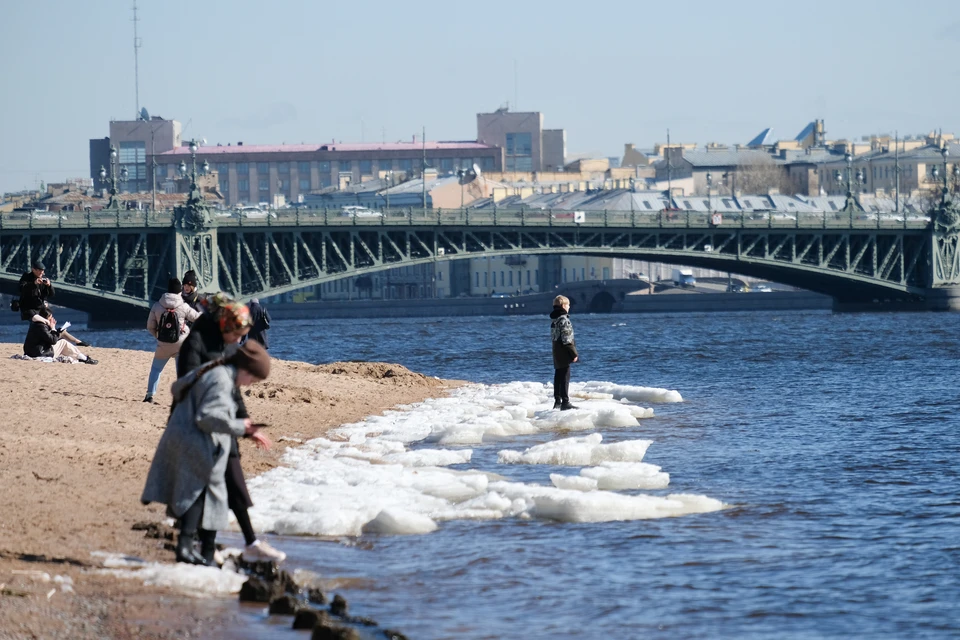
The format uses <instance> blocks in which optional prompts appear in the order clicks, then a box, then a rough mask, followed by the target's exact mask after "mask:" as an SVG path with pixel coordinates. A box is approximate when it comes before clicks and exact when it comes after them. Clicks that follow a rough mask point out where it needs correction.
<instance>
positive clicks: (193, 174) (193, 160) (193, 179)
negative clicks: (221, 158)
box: [177, 140, 210, 193]
mask: <svg viewBox="0 0 960 640" xmlns="http://www.w3.org/2000/svg"><path fill="white" fill-rule="evenodd" d="M199 148H200V143H199V142H197V141H196V140H191V141H190V164H191V167H192V169H191V171H190V173H189V176H190V191H191V193H192V192H193V191H194V190H198V191H199V189H198V187H197V175H207V173H209V172H210V163H209V162H207V161H206V160H204V161H203V164H202V165H201V166H200V173H199V174H198V173H197V150H198V149H199ZM177 171H179V172H180V175H181V176H182V177H184V178H186V177H187V175H188V174H187V163H186V162H184V161H183V160H181V161H180V166H179V167H177Z"/></svg>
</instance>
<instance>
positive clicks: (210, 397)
mask: <svg viewBox="0 0 960 640" xmlns="http://www.w3.org/2000/svg"><path fill="white" fill-rule="evenodd" d="M195 378H196V372H191V373H190V375H189V376H187V377H183V378H180V379H179V380H177V381H176V382H175V383H174V384H173V388H172V389H171V391H172V392H173V397H174V399H175V400H176V406H175V407H174V409H173V412H172V413H171V414H170V419H169V420H168V421H167V427H166V429H164V431H163V435H162V436H161V437H160V444H158V445H157V452H156V454H154V456H153V462H152V463H151V464H150V471H149V473H148V474H147V482H146V486H145V487H144V489H143V495H141V497H140V500H141V502H143V503H145V504H147V503H150V502H159V503H161V504H165V505H167V512H168V513H169V514H170V515H171V516H173V517H175V518H179V517H180V516H182V515H183V514H184V513H185V512H186V511H187V509H188V508H189V507H190V505H192V504H193V503H194V502H195V501H196V499H197V498H199V497H200V494H202V493H204V489H206V493H205V494H204V499H203V521H202V522H201V524H200V526H201V527H203V528H204V529H209V530H211V531H218V530H220V529H226V527H227V517H228V516H229V509H228V506H227V484H226V479H225V472H226V468H227V457H228V455H229V448H230V445H231V441H233V440H234V439H235V438H236V437H237V436H241V435H243V433H244V429H245V426H244V423H243V420H242V419H241V418H240V417H239V416H237V403H236V402H235V401H234V393H233V391H234V389H236V386H237V385H236V378H237V372H236V369H234V368H233V367H231V366H222V367H214V368H213V369H211V370H210V371H208V372H206V373H205V374H203V376H201V377H200V379H199V380H197V381H196V382H195V383H194V379H195Z"/></svg>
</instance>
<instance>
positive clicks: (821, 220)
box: [0, 203, 960, 322]
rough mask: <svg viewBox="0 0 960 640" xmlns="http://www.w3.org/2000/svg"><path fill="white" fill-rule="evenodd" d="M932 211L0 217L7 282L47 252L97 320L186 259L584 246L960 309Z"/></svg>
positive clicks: (2, 273)
mask: <svg viewBox="0 0 960 640" xmlns="http://www.w3.org/2000/svg"><path fill="white" fill-rule="evenodd" d="M932 217H933V221H932V222H928V221H927V220H916V221H911V220H907V219H904V220H894V221H888V220H886V219H881V218H879V217H876V218H870V217H869V216H864V215H863V214H862V212H860V213H859V214H858V215H857V216H855V215H854V212H853V211H852V210H851V211H849V212H846V211H844V212H840V213H808V214H800V215H799V216H796V217H786V216H783V217H779V216H778V215H777V214H775V213H774V214H771V213H758V214H754V215H753V216H746V215H745V216H743V217H737V218H733V219H731V218H730V217H729V216H728V217H726V218H725V219H723V220H720V219H718V218H717V217H716V214H704V213H698V212H693V211H690V212H686V211H684V212H680V211H658V212H637V211H634V212H630V211H615V212H614V211H609V212H598V211H591V212H570V211H518V210H506V211H505V210H496V209H493V210H453V211H444V210H422V209H417V210H403V211H396V210H391V211H387V212H384V213H383V214H382V215H370V216H369V217H346V216H343V215H340V212H339V211H319V210H310V211H304V210H300V211H277V212H271V213H269V214H266V213H265V214H264V217H262V218H259V219H249V218H234V217H224V218H216V217H213V216H212V214H211V213H210V212H209V211H206V210H190V209H188V208H181V209H178V210H177V211H174V212H141V211H129V212H128V211H121V210H114V211H104V212H95V213H91V212H87V213H64V214H60V215H50V216H47V217H45V218H41V217H37V216H35V217H31V218H29V219H25V220H17V221H12V220H10V219H9V218H8V219H2V218H0V290H2V291H4V292H6V293H16V283H17V280H18V279H19V277H20V275H21V274H22V273H24V272H25V271H26V270H28V269H29V265H30V263H31V261H32V260H35V259H41V260H43V261H44V263H45V264H46V265H47V271H48V274H49V275H50V276H51V277H52V278H53V279H54V281H55V286H56V289H57V297H56V302H58V303H59V304H64V305H66V306H70V307H73V308H77V309H81V310H83V311H87V312H88V313H91V314H92V316H93V320H94V321H95V322H96V321H109V320H115V319H118V318H121V317H123V316H130V315H131V312H135V313H136V315H137V316H138V317H139V316H140V315H141V314H140V312H139V310H141V309H144V308H148V307H149V306H150V305H151V304H152V303H153V301H155V300H156V299H157V297H158V296H159V294H160V293H162V292H163V291H165V290H166V282H167V279H168V278H169V277H171V276H174V275H180V274H182V273H184V272H185V271H186V270H188V269H193V270H195V271H196V272H197V274H198V275H199V277H200V280H201V287H202V289H203V290H207V291H210V290H218V289H219V290H223V291H227V292H230V293H231V294H233V295H234V296H237V297H240V298H245V297H252V296H270V295H275V294H279V293H284V292H288V291H292V290H295V289H299V288H302V287H305V286H309V285H315V284H320V283H324V282H328V281H331V280H336V279H339V278H344V277H349V276H356V275H362V274H365V273H372V272H376V271H381V270H385V269H390V268H394V267H399V266H408V265H416V264H422V263H429V262H433V261H438V260H454V259H460V258H469V257H481V256H506V255H514V254H577V255H595V256H609V257H622V258H633V259H641V260H650V261H659V262H666V263H673V264H683V265H690V266H698V267H705V268H711V269H717V270H723V271H733V272H736V273H739V274H743V275H747V276H755V277H760V278H764V279H768V280H772V281H775V282H780V283H784V284H790V285H794V286H797V287H801V288H804V289H808V290H811V291H815V292H818V293H823V294H827V295H829V296H832V297H833V299H834V301H835V304H834V308H835V309H838V310H844V309H886V308H890V309H894V308H896V309H903V308H909V309H940V310H960V262H958V257H960V251H958V231H960V213H958V212H957V211H956V210H955V209H954V207H953V204H952V203H946V205H944V206H941V209H940V210H938V211H935V212H934V213H933V215H932Z"/></svg>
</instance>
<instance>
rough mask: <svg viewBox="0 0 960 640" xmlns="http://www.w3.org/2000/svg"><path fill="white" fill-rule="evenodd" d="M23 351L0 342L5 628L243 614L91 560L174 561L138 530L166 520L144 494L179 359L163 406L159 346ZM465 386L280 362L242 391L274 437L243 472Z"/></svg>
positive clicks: (148, 624) (51, 629)
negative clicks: (33, 358) (32, 355)
mask: <svg viewBox="0 0 960 640" xmlns="http://www.w3.org/2000/svg"><path fill="white" fill-rule="evenodd" d="M20 352H21V349H20V345H19V344H11V343H0V398H4V407H5V413H6V426H5V428H4V429H3V430H2V431H0V482H3V485H4V486H6V487H9V488H12V489H14V490H12V491H8V492H6V493H5V494H4V495H3V497H2V498H0V512H2V513H3V514H4V518H3V519H2V521H0V585H2V586H0V606H2V608H3V610H4V616H3V617H2V619H0V638H6V637H18V638H19V637H24V638H30V637H36V638H49V637H71V638H91V639H92V638H105V637H106V638H113V637H116V638H122V637H132V636H135V637H141V638H173V637H182V636H183V634H184V633H194V634H196V633H200V634H201V635H202V637H216V634H217V633H219V632H222V631H223V630H224V629H226V628H228V627H230V626H231V625H236V624H239V621H238V617H237V615H238V613H239V608H238V607H237V605H236V601H235V600H234V599H229V600H227V599H224V600H222V604H223V605H224V606H221V604H220V603H219V602H220V601H218V603H217V604H211V601H210V599H203V600H198V599H196V598H193V597H190V596H184V595H181V594H178V593H174V592H171V591H169V590H166V589H162V588H156V587H146V586H144V585H143V584H141V583H139V582H138V581H132V580H123V579H120V578H113V577H110V576H104V575H97V574H94V573H91V572H88V571H87V570H88V569H91V568H97V567H98V566H99V561H98V560H97V559H96V558H95V557H94V556H92V555H91V553H92V552H94V551H106V552H111V553H121V554H126V555H131V556H136V557H139V558H142V559H144V560H147V561H160V562H172V560H173V554H172V553H171V552H169V551H166V550H164V549H163V544H162V541H159V540H156V539H150V538H146V537H145V536H144V535H143V531H135V530H133V529H132V526H133V525H134V524H136V523H138V522H144V521H152V522H162V521H163V520H164V519H165V515H164V512H163V507H162V506H158V505H150V506H147V507H145V506H143V505H142V504H140V501H139V496H140V492H141V490H142V488H143V482H144V480H145V478H146V472H147V469H148V468H149V464H150V461H151V460H152V458H153V453H154V449H155V447H156V443H157V441H158V440H159V438H160V435H161V433H162V430H163V428H164V425H165V422H166V417H167V411H168V407H169V405H170V393H169V385H170V383H172V381H173V371H172V364H168V366H167V368H166V369H165V370H164V373H163V375H162V377H161V384H160V388H161V391H160V393H159V394H158V395H157V401H158V404H145V403H143V402H142V398H143V388H144V387H145V385H146V378H147V373H148V371H149V367H150V361H151V359H152V355H153V354H152V352H148V351H132V350H123V349H99V348H92V349H90V353H91V355H92V356H93V357H94V358H97V359H98V360H99V361H100V364H99V365H96V366H95V367H90V366H86V365H82V364H75V365H66V364H59V363H41V362H30V361H22V360H13V359H10V356H12V355H14V354H18V353H20ZM460 384H462V383H461V382H458V381H447V380H440V379H437V378H432V377H428V376H424V375H422V374H419V373H414V372H411V371H409V370H408V369H406V368H404V367H402V366H400V365H393V364H387V363H373V362H347V363H331V364H322V365H311V364H308V363H303V362H293V361H284V360H278V359H274V371H273V372H272V373H271V377H270V379H269V380H268V381H266V382H263V383H259V384H257V385H253V386H251V387H248V388H246V389H245V390H244V394H245V400H246V403H247V406H248V408H249V410H250V413H251V415H253V416H255V417H256V418H257V419H258V420H259V421H263V422H267V423H269V424H270V425H271V426H270V428H269V429H268V430H267V434H268V436H269V437H270V439H271V440H272V441H273V443H274V446H273V448H272V449H271V450H270V451H267V452H264V451H260V450H257V449H255V448H254V447H253V445H252V444H251V443H250V442H248V441H246V440H241V455H242V456H243V467H244V472H245V474H246V476H247V477H248V478H250V477H253V476H255V475H258V474H260V473H263V472H264V471H266V470H268V469H271V468H273V467H276V466H278V465H279V464H280V457H281V456H282V455H283V453H284V451H285V450H286V449H287V448H288V447H295V446H298V445H299V444H300V443H301V442H303V441H306V440H309V439H311V438H315V437H319V436H321V435H323V434H324V433H326V431H327V430H329V429H331V428H335V427H337V426H339V425H341V424H345V423H350V422H357V421H360V420H362V419H364V418H366V417H368V416H371V415H378V414H382V413H383V412H384V411H386V410H389V409H391V408H393V407H395V406H397V405H401V404H410V403H414V402H419V401H422V400H425V399H427V398H430V397H437V396H441V395H443V394H444V393H446V392H447V391H448V390H449V389H452V388H455V387H456V386H459V385H460ZM70 582H72V592H71V590H70V589H69V588H68V587H69V586H71V585H70ZM64 585H67V588H65V587H64ZM171 614H174V615H171Z"/></svg>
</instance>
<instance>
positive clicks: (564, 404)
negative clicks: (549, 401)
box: [560, 400, 578, 411]
mask: <svg viewBox="0 0 960 640" xmlns="http://www.w3.org/2000/svg"><path fill="white" fill-rule="evenodd" d="M577 408H578V407H576V406H574V405H572V404H570V401H569V400H564V401H563V402H562V403H560V411H569V410H570V409H577Z"/></svg>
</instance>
